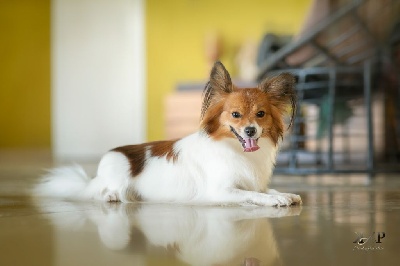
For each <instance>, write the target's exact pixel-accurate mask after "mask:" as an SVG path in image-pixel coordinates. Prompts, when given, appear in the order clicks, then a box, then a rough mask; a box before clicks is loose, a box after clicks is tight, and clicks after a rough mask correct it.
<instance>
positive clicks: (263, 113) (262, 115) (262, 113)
mask: <svg viewBox="0 0 400 266" xmlns="http://www.w3.org/2000/svg"><path fill="white" fill-rule="evenodd" d="M264 115H265V112H264V111H260V112H258V113H257V117H264Z"/></svg>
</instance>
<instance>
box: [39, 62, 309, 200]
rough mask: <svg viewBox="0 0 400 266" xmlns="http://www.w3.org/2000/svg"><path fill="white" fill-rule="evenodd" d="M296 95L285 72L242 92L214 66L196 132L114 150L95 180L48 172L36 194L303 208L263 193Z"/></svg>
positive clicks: (80, 173)
mask: <svg viewBox="0 0 400 266" xmlns="http://www.w3.org/2000/svg"><path fill="white" fill-rule="evenodd" d="M295 95H296V93H295V78H294V77H293V76H292V75H291V74H289V73H283V74H280V75H278V76H276V77H273V78H271V79H266V80H264V81H262V82H261V83H260V85H259V86H258V87H257V88H241V89H240V88H237V87H236V86H234V85H233V83H232V80H231V77H230V75H229V73H228V71H227V70H226V69H225V67H224V65H223V64H222V63H221V62H219V61H218V62H216V63H215V64H214V66H213V67H212V70H211V74H210V79H209V81H208V82H207V84H206V86H205V89H204V93H203V102H202V108H201V121H200V127H199V130H198V131H197V132H195V133H193V134H191V135H189V136H186V137H184V138H181V139H177V140H167V141H156V142H149V143H144V144H138V145H128V146H122V147H117V148H114V149H112V150H110V151H109V152H107V153H106V154H105V155H104V156H103V157H102V159H101V160H100V163H99V166H98V170H97V176H96V177H95V178H93V179H91V178H89V177H88V176H87V174H86V173H85V171H84V170H83V169H82V168H81V167H80V166H75V167H64V168H58V169H54V170H52V171H50V173H49V174H48V175H46V176H45V177H44V180H43V182H41V183H40V184H38V186H37V187H36V188H35V194H36V195H39V196H48V197H58V198H64V199H72V200H89V199H93V200H100V201H106V202H156V203H183V204H207V205H210V204H211V205H242V206H247V205H258V206H277V207H279V206H290V205H292V204H301V202H302V201H301V198H300V196H299V195H295V194H290V193H280V192H278V191H276V190H273V189H268V184H269V180H270V177H271V175H272V172H273V168H274V165H275V161H276V154H277V151H278V146H279V143H280V141H281V139H282V138H283V133H284V130H285V125H284V122H283V119H284V115H285V114H286V113H287V111H288V110H289V109H290V108H289V107H291V110H292V111H291V120H290V125H291V124H292V122H293V117H294V112H295V109H296V96H295ZM290 125H289V127H290Z"/></svg>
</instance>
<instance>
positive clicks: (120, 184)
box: [86, 152, 132, 202]
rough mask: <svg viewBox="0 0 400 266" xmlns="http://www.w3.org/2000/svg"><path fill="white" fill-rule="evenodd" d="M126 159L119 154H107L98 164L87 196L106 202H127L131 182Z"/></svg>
mask: <svg viewBox="0 0 400 266" xmlns="http://www.w3.org/2000/svg"><path fill="white" fill-rule="evenodd" d="M131 179H132V178H131V175H130V166H129V161H128V159H127V158H126V157H125V156H124V155H123V154H122V153H119V152H108V153H107V154H105V155H104V156H103V158H102V159H101V161H100V163H99V167H98V170H97V176H96V177H95V178H94V179H93V180H92V181H91V182H90V184H89V186H88V188H87V191H86V192H87V194H88V195H89V196H90V197H92V198H94V199H96V200H101V201H106V202H115V201H122V202H127V201H129V200H128V199H127V195H126V194H127V191H128V187H129V185H130V183H131V182H132V180H131Z"/></svg>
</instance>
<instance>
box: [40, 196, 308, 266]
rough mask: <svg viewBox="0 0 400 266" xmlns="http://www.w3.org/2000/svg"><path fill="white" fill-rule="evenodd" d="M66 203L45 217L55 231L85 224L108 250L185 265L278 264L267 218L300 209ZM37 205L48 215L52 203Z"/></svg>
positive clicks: (71, 228) (276, 250)
mask: <svg viewBox="0 0 400 266" xmlns="http://www.w3.org/2000/svg"><path fill="white" fill-rule="evenodd" d="M68 204H69V206H67V207H66V206H64V209H65V208H68V209H69V211H67V212H64V213H59V214H57V215H55V214H52V215H49V216H48V217H49V219H51V222H52V224H53V225H55V226H56V227H57V228H58V229H60V230H68V231H72V230H74V231H87V230H88V223H89V224H91V225H92V226H93V225H94V226H95V227H96V228H97V232H98V237H99V241H101V243H102V245H104V246H105V247H107V248H108V249H110V250H115V251H124V252H132V253H141V254H142V255H144V256H146V257H157V256H159V255H160V253H164V254H162V256H167V257H171V256H172V257H174V258H176V259H177V260H178V261H180V262H182V263H186V264H190V265H246V266H256V265H280V264H281V260H280V256H279V251H278V248H277V244H276V241H275V238H274V233H273V230H272V227H271V224H270V219H269V218H279V217H286V216H297V215H299V214H300V212H301V207H291V208H256V207H252V208H250V207H249V208H243V207H205V206H203V207H198V206H197V207H194V206H176V205H151V204H140V205H139V204H121V203H112V204H104V205H101V206H99V208H97V209H94V210H91V211H79V210H81V209H82V205H81V204H79V203H68ZM38 206H39V207H40V208H42V212H43V213H53V210H52V209H51V208H52V206H51V205H48V206H47V207H45V206H46V205H41V204H38ZM43 208H44V209H43ZM46 208H47V209H46ZM58 209H59V208H58ZM74 209H76V210H75V211H74ZM160 250H161V252H160ZM165 253H166V254H165Z"/></svg>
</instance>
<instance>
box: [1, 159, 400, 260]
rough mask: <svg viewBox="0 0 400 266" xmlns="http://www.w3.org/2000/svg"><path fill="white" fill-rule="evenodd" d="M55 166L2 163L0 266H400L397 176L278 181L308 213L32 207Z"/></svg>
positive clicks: (134, 206)
mask: <svg viewBox="0 0 400 266" xmlns="http://www.w3.org/2000/svg"><path fill="white" fill-rule="evenodd" d="M50 166H51V163H50V159H49V156H48V153H46V152H39V153H38V152H30V153H29V152H28V153H26V152H24V153H22V155H21V153H18V152H16V153H14V152H11V153H6V155H5V154H4V153H0V265H7V266H8V265H39V266H46V265H60V266H61V265H341V266H342V265H400V264H399V263H400V227H399V225H400V174H399V175H397V176H396V175H392V176H377V177H376V178H375V179H374V180H373V181H372V182H369V180H368V178H367V177H365V176H363V175H357V176H311V177H285V176H276V177H274V181H273V185H274V186H273V187H274V188H277V189H279V190H281V191H286V192H294V193H299V194H300V195H301V196H302V198H303V202H304V205H303V206H302V207H292V208H243V207H229V208H228V207H195V206H176V205H151V204H100V203H90V202H87V203H72V202H63V201H55V200H45V201H44V200H38V199H33V198H30V197H29V196H28V195H27V194H26V191H27V189H28V188H29V187H30V186H31V185H32V184H33V183H34V182H35V181H36V179H37V177H38V175H39V174H40V173H41V172H42V170H41V169H42V168H45V167H50ZM361 237H363V238H364V239H361ZM356 240H358V241H356ZM362 240H363V241H362ZM354 242H356V243H354ZM357 242H358V243H357ZM377 242H380V243H377Z"/></svg>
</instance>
